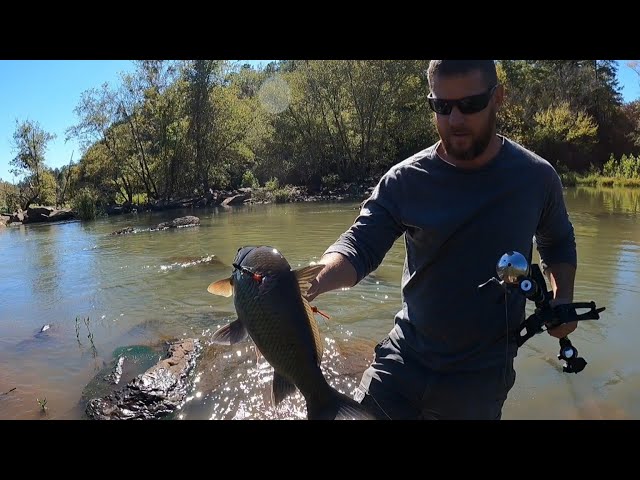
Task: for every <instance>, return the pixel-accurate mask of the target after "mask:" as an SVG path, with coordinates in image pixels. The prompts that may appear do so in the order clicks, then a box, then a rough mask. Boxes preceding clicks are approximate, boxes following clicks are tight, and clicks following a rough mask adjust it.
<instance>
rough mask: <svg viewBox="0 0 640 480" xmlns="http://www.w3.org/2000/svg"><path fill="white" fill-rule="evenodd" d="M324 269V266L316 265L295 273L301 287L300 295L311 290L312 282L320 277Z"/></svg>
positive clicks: (300, 269)
mask: <svg viewBox="0 0 640 480" xmlns="http://www.w3.org/2000/svg"><path fill="white" fill-rule="evenodd" d="M323 268H324V264H322V263H318V264H316V265H308V266H306V267H302V268H299V269H297V270H294V271H293V273H294V274H295V276H296V278H297V279H298V285H299V286H300V293H302V295H304V294H305V293H307V290H309V287H310V286H311V281H312V280H313V279H314V278H316V277H317V276H318V274H319V273H320V271H321V270H322V269H323Z"/></svg>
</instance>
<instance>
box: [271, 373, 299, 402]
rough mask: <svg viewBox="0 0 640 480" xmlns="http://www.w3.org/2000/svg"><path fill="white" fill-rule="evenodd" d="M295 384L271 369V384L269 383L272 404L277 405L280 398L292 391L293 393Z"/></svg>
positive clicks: (282, 398) (285, 396)
mask: <svg viewBox="0 0 640 480" xmlns="http://www.w3.org/2000/svg"><path fill="white" fill-rule="evenodd" d="M295 391H296V386H295V385H294V384H293V383H291V382H290V381H289V380H287V379H286V378H285V377H283V376H282V375H280V374H279V373H278V372H276V371H275V370H274V371H273V384H272V385H271V395H272V398H273V404H274V405H276V406H277V405H278V404H280V402H281V401H282V400H284V399H285V398H287V397H288V396H289V395H291V394H292V393H295Z"/></svg>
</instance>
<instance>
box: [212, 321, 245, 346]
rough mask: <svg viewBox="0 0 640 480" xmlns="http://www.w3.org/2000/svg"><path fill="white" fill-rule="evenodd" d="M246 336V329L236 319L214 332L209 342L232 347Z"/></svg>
mask: <svg viewBox="0 0 640 480" xmlns="http://www.w3.org/2000/svg"><path fill="white" fill-rule="evenodd" d="M248 336H249V334H248V333H247V329H246V328H244V325H243V324H242V322H241V321H240V320H239V319H238V320H234V321H233V322H231V323H229V324H228V325H225V326H224V327H220V328H219V329H218V330H216V331H215V333H214V334H213V336H212V337H211V341H212V342H213V343H217V344H218V345H233V344H234V343H238V342H242V341H243V340H245V339H246V338H247V337H248Z"/></svg>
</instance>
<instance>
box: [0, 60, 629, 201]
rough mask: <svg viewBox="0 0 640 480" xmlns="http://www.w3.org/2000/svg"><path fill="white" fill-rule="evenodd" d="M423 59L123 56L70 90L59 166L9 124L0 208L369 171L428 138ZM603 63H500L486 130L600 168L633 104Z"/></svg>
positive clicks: (572, 168)
mask: <svg viewBox="0 0 640 480" xmlns="http://www.w3.org/2000/svg"><path fill="white" fill-rule="evenodd" d="M428 63H429V61H428V60H285V61H280V62H273V63H269V64H268V65H267V66H266V67H265V68H264V69H262V70H254V69H253V68H251V67H250V66H249V65H236V64H231V63H230V62H228V61H224V60H190V61H168V60H155V61H151V60H145V61H137V62H136V70H135V72H134V73H133V74H126V75H123V76H122V77H121V81H120V83H119V84H118V85H109V84H107V83H105V84H103V85H102V86H101V87H100V88H94V89H90V90H88V91H85V92H84V93H83V94H82V96H81V98H80V101H79V102H78V105H77V107H76V109H75V110H74V112H75V113H76V115H77V118H78V122H77V124H76V125H73V126H70V127H69V128H68V130H67V132H66V134H67V138H69V139H71V138H73V139H76V140H78V141H79V143H80V144H81V145H82V147H83V153H82V154H81V155H78V157H79V158H77V159H75V160H74V159H69V164H68V165H67V166H64V167H62V168H57V169H50V168H48V167H47V158H46V152H47V144H48V143H49V142H50V141H51V140H52V139H53V138H54V136H53V135H52V134H51V133H49V132H46V131H44V130H43V129H42V128H41V126H40V125H39V123H38V122H37V121H30V120H29V121H22V122H21V121H18V120H17V121H16V130H15V133H14V136H13V141H14V147H15V154H16V156H15V157H14V158H13V159H12V161H11V164H12V166H13V167H14V172H15V173H17V174H19V175H21V177H20V178H22V180H21V181H20V182H19V183H18V184H17V185H12V184H9V183H7V182H2V183H0V208H3V207H4V209H9V210H12V209H15V208H17V207H18V206H19V207H21V208H23V209H24V208H26V207H28V206H29V205H30V204H34V203H39V204H59V205H60V204H66V203H69V201H71V200H72V199H73V198H74V197H75V196H77V195H79V194H82V195H83V196H84V198H87V196H89V198H95V199H97V201H99V202H101V203H105V204H109V203H123V202H130V203H133V202H134V199H136V198H145V199H147V200H148V201H170V200H172V199H176V198H184V197H190V196H194V195H203V196H204V195H207V194H208V193H210V192H211V191H212V190H217V189H233V188H237V187H240V186H252V187H257V186H259V185H264V184H265V183H266V182H268V181H269V180H272V181H275V180H276V179H277V181H278V183H279V184H280V185H287V184H290V185H300V186H305V187H307V188H309V189H310V190H312V191H313V190H317V189H320V188H322V187H323V186H332V187H333V186H336V185H339V184H343V183H347V182H358V181H363V180H365V179H367V178H376V177H377V176H378V175H380V174H381V173H382V172H384V171H385V170H386V169H387V168H389V167H390V166H391V165H393V164H394V163H396V162H398V161H400V160H402V159H404V158H406V157H407V156H409V155H411V154H413V153H415V152H417V151H418V150H421V149H423V148H425V147H426V146H428V145H430V144H432V143H433V142H435V141H436V140H437V133H436V131H435V127H434V124H433V114H432V113H431V111H430V110H429V109H428V106H427V101H426V96H427V94H428V93H429V88H428V84H427V75H426V71H427V66H428ZM617 73H618V72H617V66H616V63H615V62H614V61H613V60H535V61H529V60H501V61H499V62H498V74H499V80H500V82H501V83H502V84H504V86H505V88H506V92H507V101H506V105H505V106H504V108H503V110H502V111H501V113H500V116H499V131H500V132H501V133H503V134H505V135H506V136H508V137H510V138H512V139H514V140H516V141H518V142H521V143H522V144H524V145H525V146H527V147H529V148H530V149H532V150H533V151H535V152H537V153H539V154H540V155H542V156H543V157H545V158H547V159H548V160H549V161H550V162H551V163H552V164H553V165H554V166H555V167H556V168H557V169H558V170H559V171H560V172H561V173H567V172H574V173H578V174H581V173H586V172H591V173H592V174H593V173H594V172H601V171H602V168H603V166H604V165H605V164H606V163H607V162H608V161H609V160H611V159H613V160H612V161H613V165H612V164H609V165H608V167H607V168H608V171H617V170H616V168H615V163H616V162H617V161H619V160H620V159H622V156H623V155H626V156H627V157H626V158H629V157H630V156H634V155H635V156H636V157H637V156H638V154H639V153H640V101H639V100H635V101H633V102H630V103H624V102H623V101H622V96H621V94H620V87H619V85H618V81H617ZM616 159H618V160H616ZM619 170H620V171H623V169H619ZM624 171H626V170H624ZM634 171H635V170H634ZM632 175H633V173H632ZM636 175H639V176H640V172H637V173H636Z"/></svg>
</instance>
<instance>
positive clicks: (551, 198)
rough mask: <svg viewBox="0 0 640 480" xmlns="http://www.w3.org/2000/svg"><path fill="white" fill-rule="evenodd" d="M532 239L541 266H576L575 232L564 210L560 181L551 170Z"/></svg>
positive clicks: (565, 209)
mask: <svg viewBox="0 0 640 480" xmlns="http://www.w3.org/2000/svg"><path fill="white" fill-rule="evenodd" d="M535 239H536V245H537V249H538V252H539V253H540V259H541V263H542V265H543V266H544V268H546V267H547V266H549V265H553V264H556V263H568V264H571V265H573V266H574V267H577V252H576V240H575V232H574V228H573V225H572V223H571V221H570V220H569V215H568V213H567V208H566V205H565V201H564V197H563V193H562V181H561V180H560V177H559V176H558V174H557V172H556V171H555V170H553V169H551V174H550V180H549V189H548V190H547V195H546V198H545V203H544V206H543V210H542V215H541V216H540V221H539V223H538V227H537V229H536V235H535Z"/></svg>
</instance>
